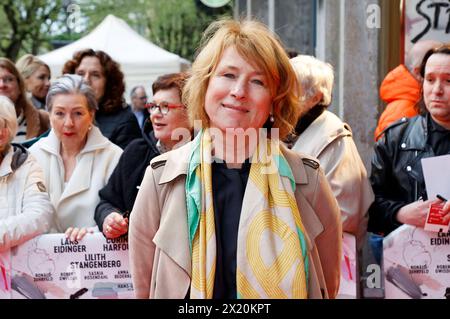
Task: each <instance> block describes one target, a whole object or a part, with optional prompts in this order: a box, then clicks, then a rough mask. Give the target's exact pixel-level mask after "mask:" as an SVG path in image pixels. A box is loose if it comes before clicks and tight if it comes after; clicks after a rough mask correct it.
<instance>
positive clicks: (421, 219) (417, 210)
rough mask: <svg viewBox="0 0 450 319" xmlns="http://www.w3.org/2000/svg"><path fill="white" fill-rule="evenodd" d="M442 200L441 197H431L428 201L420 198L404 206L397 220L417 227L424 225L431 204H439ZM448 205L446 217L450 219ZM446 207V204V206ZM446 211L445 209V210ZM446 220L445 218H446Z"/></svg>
mask: <svg viewBox="0 0 450 319" xmlns="http://www.w3.org/2000/svg"><path fill="white" fill-rule="evenodd" d="M441 202H442V201H441V200H439V199H429V200H427V201H423V200H418V201H416V202H412V203H410V204H408V205H405V206H403V207H402V208H400V210H399V211H398V213H397V220H398V221H399V222H401V223H403V224H408V225H413V226H417V227H422V228H423V227H424V226H425V221H426V219H427V214H428V211H429V210H430V205H431V204H439V203H441ZM446 206H447V208H446V209H447V214H446V215H445V217H444V218H446V219H450V214H448V212H449V205H448V203H446ZM444 209H445V206H444ZM444 212H445V210H444ZM444 220H445V219H444Z"/></svg>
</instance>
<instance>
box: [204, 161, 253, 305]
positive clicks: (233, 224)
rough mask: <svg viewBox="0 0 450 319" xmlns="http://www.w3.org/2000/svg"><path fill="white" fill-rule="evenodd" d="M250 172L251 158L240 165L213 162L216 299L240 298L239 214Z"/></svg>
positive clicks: (214, 295)
mask: <svg viewBox="0 0 450 319" xmlns="http://www.w3.org/2000/svg"><path fill="white" fill-rule="evenodd" d="M249 173H250V162H249V160H247V161H246V162H245V163H244V164H243V165H242V167H241V168H240V169H230V168H227V165H226V163H217V162H213V164H212V187H213V201H214V221H215V226H216V227H215V228H216V245H217V259H216V275H215V279H214V293H213V298H214V299H236V297H237V295H236V294H237V293H236V265H237V262H236V252H237V236H238V229H239V218H240V216H241V208H242V201H243V199H244V192H245V187H246V185H247V180H248V175H249Z"/></svg>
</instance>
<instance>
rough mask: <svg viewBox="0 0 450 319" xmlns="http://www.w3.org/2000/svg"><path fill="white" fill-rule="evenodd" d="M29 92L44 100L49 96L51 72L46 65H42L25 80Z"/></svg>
mask: <svg viewBox="0 0 450 319" xmlns="http://www.w3.org/2000/svg"><path fill="white" fill-rule="evenodd" d="M25 84H26V86H27V90H28V91H30V92H31V94H32V95H33V96H34V97H36V98H38V99H40V100H43V99H45V97H46V96H47V93H48V89H49V88H50V71H49V70H48V68H47V67H46V66H44V65H41V66H40V67H39V68H38V69H37V70H36V71H35V72H34V73H33V74H31V75H30V76H29V77H28V78H27V79H25Z"/></svg>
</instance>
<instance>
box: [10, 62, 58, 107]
mask: <svg viewBox="0 0 450 319" xmlns="http://www.w3.org/2000/svg"><path fill="white" fill-rule="evenodd" d="M16 67H17V69H18V70H19V72H20V74H21V75H22V77H23V79H24V81H25V85H26V89H27V91H28V92H29V94H30V100H31V103H33V105H34V106H35V107H36V108H37V109H42V110H45V98H46V96H47V93H48V89H49V88H50V76H51V73H50V68H49V66H48V65H47V64H46V63H45V62H44V61H42V60H41V59H39V58H37V57H35V56H34V55H32V54H25V55H24V56H22V57H21V58H20V59H19V60H17V62H16Z"/></svg>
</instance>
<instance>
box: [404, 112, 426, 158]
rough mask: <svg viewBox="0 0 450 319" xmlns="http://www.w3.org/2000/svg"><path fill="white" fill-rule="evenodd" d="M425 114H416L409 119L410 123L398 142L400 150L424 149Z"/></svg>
mask: <svg viewBox="0 0 450 319" xmlns="http://www.w3.org/2000/svg"><path fill="white" fill-rule="evenodd" d="M428 116H429V115H427V116H417V117H416V118H413V119H411V122H412V123H411V124H410V125H408V128H407V129H406V132H405V134H403V139H402V141H401V142H400V145H399V146H400V149H401V150H402V151H410V150H418V151H424V150H425V147H426V143H427V137H428V124H427V117H428Z"/></svg>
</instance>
